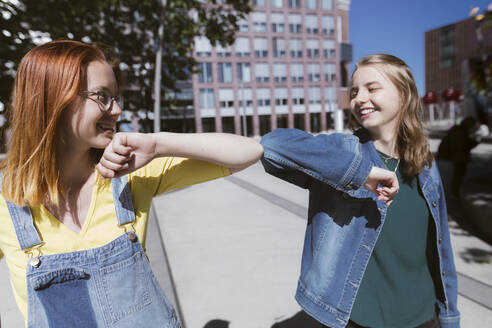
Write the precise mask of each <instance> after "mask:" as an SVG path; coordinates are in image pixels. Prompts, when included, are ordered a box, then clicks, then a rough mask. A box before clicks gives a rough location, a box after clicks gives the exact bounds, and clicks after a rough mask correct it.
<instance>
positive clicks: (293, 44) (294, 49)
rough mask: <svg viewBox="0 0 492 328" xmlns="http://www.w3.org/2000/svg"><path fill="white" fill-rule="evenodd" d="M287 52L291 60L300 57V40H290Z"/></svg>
mask: <svg viewBox="0 0 492 328" xmlns="http://www.w3.org/2000/svg"><path fill="white" fill-rule="evenodd" d="M289 52H290V56H291V57H292V58H301V57H302V40H301V39H290V41H289Z"/></svg>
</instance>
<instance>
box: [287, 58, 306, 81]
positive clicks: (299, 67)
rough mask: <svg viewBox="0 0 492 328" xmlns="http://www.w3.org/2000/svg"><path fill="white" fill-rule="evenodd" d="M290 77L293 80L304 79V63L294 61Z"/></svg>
mask: <svg viewBox="0 0 492 328" xmlns="http://www.w3.org/2000/svg"><path fill="white" fill-rule="evenodd" d="M290 79H291V81H292V82H302V81H304V65H303V64H302V63H293V64H291V65H290Z"/></svg>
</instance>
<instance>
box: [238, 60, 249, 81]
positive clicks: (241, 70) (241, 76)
mask: <svg viewBox="0 0 492 328" xmlns="http://www.w3.org/2000/svg"><path fill="white" fill-rule="evenodd" d="M237 79H238V81H241V82H251V64H250V63H237Z"/></svg>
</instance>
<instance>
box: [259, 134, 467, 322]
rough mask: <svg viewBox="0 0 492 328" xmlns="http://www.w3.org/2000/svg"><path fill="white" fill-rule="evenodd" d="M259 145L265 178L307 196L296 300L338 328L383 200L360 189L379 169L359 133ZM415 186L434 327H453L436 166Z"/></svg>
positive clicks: (453, 293) (452, 275)
mask: <svg viewBox="0 0 492 328" xmlns="http://www.w3.org/2000/svg"><path fill="white" fill-rule="evenodd" d="M261 144H262V145H263V147H264V150H265V151H264V156H263V158H262V163H263V166H264V167H265V170H266V171H267V172H268V173H270V174H272V175H274V176H277V177H279V178H281V179H283V180H286V181H288V182H291V183H294V184H296V185H298V186H300V187H303V188H306V189H309V192H310V193H309V212H308V224H307V228H306V234H305V239H304V249H303V255H302V262H301V275H300V278H299V282H298V288H297V292H296V300H297V301H298V303H299V304H300V305H301V307H302V308H303V309H304V311H306V312H307V313H308V314H310V315H311V316H313V317H314V318H316V319H317V320H318V321H320V322H321V323H323V324H324V325H327V326H329V327H333V328H335V327H337V328H338V327H340V328H342V327H346V326H347V323H348V321H349V318H350V312H351V310H352V306H353V303H354V301H355V296H356V294H357V290H358V288H359V285H360V282H361V280H362V277H363V275H364V271H365V268H366V265H367V263H368V261H369V258H370V256H371V253H372V251H373V249H374V246H375V244H376V241H377V239H378V236H379V233H380V231H381V229H382V227H383V224H384V221H385V218H386V211H387V206H386V204H385V202H384V201H380V200H377V197H376V196H375V195H374V194H373V193H372V192H370V191H369V190H367V189H366V188H364V187H363V186H362V184H363V183H364V181H365V180H366V179H367V177H368V175H369V172H370V170H371V168H372V167H373V166H377V167H381V168H384V165H383V163H382V161H381V158H380V157H379V155H378V154H377V151H376V148H375V147H374V145H373V143H372V141H371V140H370V136H369V134H368V132H367V131H366V130H362V129H361V130H358V131H357V132H356V133H355V134H354V135H348V134H331V135H318V136H312V135H311V134H308V133H306V132H304V131H300V130H296V129H277V130H275V131H273V132H270V133H268V134H267V135H265V136H264V137H263V138H262V140H261ZM434 164H435V163H434ZM418 181H419V186H420V188H421V190H422V193H423V195H424V198H425V200H426V203H427V206H428V207H429V209H430V212H431V214H432V217H433V220H434V223H435V230H436V241H435V243H434V246H435V250H436V253H437V259H436V261H434V263H432V266H433V267H432V268H429V269H430V271H431V273H433V280H434V284H435V285H436V291H437V296H438V301H437V308H438V316H439V321H440V325H441V327H443V328H451V327H453V328H455V327H459V312H458V310H457V308H456V302H457V279H456V269H455V266H454V260H453V253H452V249H451V243H450V237H449V229H448V222H447V212H446V201H445V199H444V192H443V188H442V183H441V179H440V176H439V172H438V170H437V165H432V168H429V167H428V166H426V168H425V169H424V171H423V172H422V173H420V174H419V175H418Z"/></svg>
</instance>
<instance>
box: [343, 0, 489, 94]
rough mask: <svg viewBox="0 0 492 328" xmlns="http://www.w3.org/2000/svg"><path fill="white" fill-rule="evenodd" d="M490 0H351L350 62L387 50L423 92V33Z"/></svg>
mask: <svg viewBox="0 0 492 328" xmlns="http://www.w3.org/2000/svg"><path fill="white" fill-rule="evenodd" d="M491 2H492V0H411V1H410V0H352V2H351V5H350V18H349V24H350V27H349V37H350V42H351V43H352V44H353V46H354V54H353V56H354V58H353V61H354V62H357V61H358V60H359V59H360V58H362V57H364V56H366V55H369V54H373V53H389V54H392V55H395V56H397V57H400V58H401V59H403V60H404V61H405V62H406V63H407V64H408V65H409V66H410V68H411V69H412V71H413V73H414V75H415V79H416V81H417V87H418V89H419V94H420V95H423V94H424V92H425V72H424V70H425V66H424V65H425V57H424V56H425V54H424V33H425V31H428V30H431V29H434V28H436V27H440V26H444V25H447V24H451V23H454V22H457V21H460V20H463V19H466V18H467V17H468V14H469V12H470V11H471V9H472V8H473V7H480V12H482V11H483V10H484V9H486V8H487V6H488V5H489V4H490V3H491Z"/></svg>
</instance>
